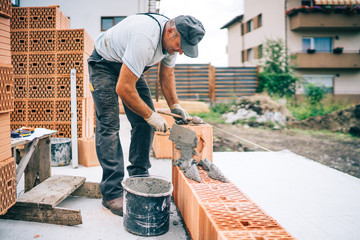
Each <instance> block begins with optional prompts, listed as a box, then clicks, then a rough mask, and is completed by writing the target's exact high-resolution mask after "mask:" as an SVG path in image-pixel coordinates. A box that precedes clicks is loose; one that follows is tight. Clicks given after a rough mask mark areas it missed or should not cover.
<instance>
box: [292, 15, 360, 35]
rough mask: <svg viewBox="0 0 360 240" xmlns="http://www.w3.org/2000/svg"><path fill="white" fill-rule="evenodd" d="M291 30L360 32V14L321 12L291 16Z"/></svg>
mask: <svg viewBox="0 0 360 240" xmlns="http://www.w3.org/2000/svg"><path fill="white" fill-rule="evenodd" d="M289 23H290V29H291V30H292V31H302V30H317V31H319V30H320V31H321V30H323V31H324V30H341V31H349V30H352V31H354V30H355V31H360V14H353V15H348V14H343V13H321V12H309V13H302V12H298V13H297V14H294V15H289Z"/></svg>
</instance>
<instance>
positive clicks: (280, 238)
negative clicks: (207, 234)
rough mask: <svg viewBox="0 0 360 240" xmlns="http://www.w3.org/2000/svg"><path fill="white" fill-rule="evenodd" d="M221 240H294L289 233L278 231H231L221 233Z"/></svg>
mask: <svg viewBox="0 0 360 240" xmlns="http://www.w3.org/2000/svg"><path fill="white" fill-rule="evenodd" d="M220 236H221V239H228V240H235V239H244V240H294V239H295V238H294V237H292V236H291V235H290V234H289V233H288V232H286V231H284V230H278V231H229V232H226V231H224V232H220Z"/></svg>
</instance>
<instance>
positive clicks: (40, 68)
mask: <svg viewBox="0 0 360 240" xmlns="http://www.w3.org/2000/svg"><path fill="white" fill-rule="evenodd" d="M29 74H30V75H51V74H55V54H53V53H49V54H35V53H34V54H29Z"/></svg>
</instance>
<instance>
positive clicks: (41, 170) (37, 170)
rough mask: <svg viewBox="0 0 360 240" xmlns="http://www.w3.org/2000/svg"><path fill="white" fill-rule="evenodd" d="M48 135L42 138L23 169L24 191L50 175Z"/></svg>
mask: <svg viewBox="0 0 360 240" xmlns="http://www.w3.org/2000/svg"><path fill="white" fill-rule="evenodd" d="M50 164H51V143H50V137H46V138H42V139H40V140H39V143H38V145H37V147H36V150H35V151H34V153H33V154H32V156H31V158H30V161H29V163H28V165H27V167H26V169H25V192H28V191H30V190H31V189H32V188H33V187H35V186H36V185H38V184H39V183H41V182H43V181H45V180H46V179H48V178H49V177H50V176H51V166H50Z"/></svg>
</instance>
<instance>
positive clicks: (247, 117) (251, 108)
mask: <svg viewBox="0 0 360 240" xmlns="http://www.w3.org/2000/svg"><path fill="white" fill-rule="evenodd" d="M222 117H223V118H224V119H225V122H226V123H233V124H234V123H237V122H243V123H246V124H248V125H250V126H255V127H256V126H259V125H264V124H269V123H270V124H273V125H275V126H276V127H277V128H278V127H281V126H285V125H286V121H287V119H288V118H292V116H291V113H290V112H289V110H288V109H287V108H286V107H285V106H284V105H283V104H280V103H277V102H276V101H274V100H272V99H271V98H270V97H269V96H268V95H267V94H257V95H253V96H250V97H241V98H239V99H238V100H237V101H236V103H235V104H234V105H233V106H232V107H231V108H230V111H229V112H227V113H225V114H223V116H222Z"/></svg>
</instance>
